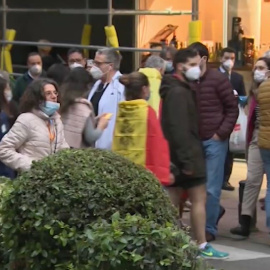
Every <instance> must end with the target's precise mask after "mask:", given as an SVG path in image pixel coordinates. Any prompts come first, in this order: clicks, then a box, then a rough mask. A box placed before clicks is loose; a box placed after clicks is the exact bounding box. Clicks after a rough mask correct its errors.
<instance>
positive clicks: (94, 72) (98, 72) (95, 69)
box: [90, 66, 103, 80]
mask: <svg viewBox="0 0 270 270" xmlns="http://www.w3.org/2000/svg"><path fill="white" fill-rule="evenodd" d="M90 74H91V75H92V77H93V78H94V79H95V80H100V79H101V78H102V76H103V72H102V70H101V69H100V68H99V67H97V66H92V68H91V69H90Z"/></svg>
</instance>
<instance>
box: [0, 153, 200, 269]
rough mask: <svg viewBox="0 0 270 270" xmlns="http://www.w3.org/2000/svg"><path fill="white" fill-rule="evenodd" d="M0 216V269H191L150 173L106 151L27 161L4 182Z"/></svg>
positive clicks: (191, 255)
mask: <svg viewBox="0 0 270 270" xmlns="http://www.w3.org/2000/svg"><path fill="white" fill-rule="evenodd" d="M0 215H1V217H2V220H1V228H0V229H1V235H0V237H1V239H0V240H1V242H2V245H1V250H2V254H1V257H2V264H3V265H2V267H1V269H14V270H30V269H33V270H53V269H56V270H66V269H70V270H71V269H72V270H86V269H87V270H88V269H89V270H90V269H93V270H94V269H95V270H96V269H102V270H114V269H115V270H116V269H117V270H128V269H145V270H148V269H149V270H152V269H157V270H158V269H168V270H169V269H178V268H179V269H199V268H197V267H198V261H197V260H196V256H195V253H196V252H197V250H196V248H195V247H193V246H189V237H188V236H186V235H185V234H184V233H183V232H179V231H178V230H176V229H175V227H174V225H172V224H174V222H175V220H176V216H177V215H176V210H175V209H174V208H173V207H172V205H171V203H170V202H169V199H168V197H167V195H166V194H165V192H164V191H163V190H162V188H161V186H160V185H159V183H158V181H157V180H156V179H155V177H154V176H153V175H152V174H151V173H149V172H147V171H146V170H145V169H144V168H142V167H140V166H137V165H135V164H133V163H132V162H130V161H128V160H126V159H124V158H122V157H120V156H118V155H115V154H113V153H111V152H106V151H101V150H94V149H88V150H65V151H62V152H61V153H58V154H56V155H54V156H50V157H48V158H45V159H44V160H42V161H40V162H36V163H34V164H33V167H32V169H31V170H30V171H29V172H25V173H23V174H22V175H20V176H19V177H18V179H17V180H16V181H14V182H9V184H7V185H6V186H5V187H4V189H3V193H2V196H1V203H0ZM112 216H113V221H112V220H111V218H112ZM117 235H118V236H119V237H120V238H119V237H118V238H117V237H116V236H117ZM144 237H145V240H143V238H144ZM146 239H148V240H146ZM121 241H122V242H123V243H121ZM1 250H0V251H1ZM125 254H126V255H125ZM143 254H146V255H147V256H148V257H147V256H146V258H147V260H142V259H141V257H142V256H144V255H143ZM134 256H135V257H134ZM104 258H105V259H106V260H108V261H107V262H105V261H104ZM173 261H174V262H173ZM4 264H5V265H6V267H7V268H4ZM142 266H143V267H144V268H143V267H142ZM175 266H177V267H176V268H173V267H175ZM114 267H115V268H114ZM138 267H139V268H138ZM170 267H171V268H170ZM183 267H185V268H183Z"/></svg>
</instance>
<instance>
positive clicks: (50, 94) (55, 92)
mask: <svg viewBox="0 0 270 270" xmlns="http://www.w3.org/2000/svg"><path fill="white" fill-rule="evenodd" d="M58 95H59V94H58V92H57V91H53V92H45V96H46V97H51V96H56V97H58Z"/></svg>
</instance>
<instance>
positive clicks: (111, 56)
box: [96, 48, 122, 70]
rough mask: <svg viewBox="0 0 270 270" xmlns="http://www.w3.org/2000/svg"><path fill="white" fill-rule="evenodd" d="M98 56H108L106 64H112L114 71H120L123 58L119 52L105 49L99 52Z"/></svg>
mask: <svg viewBox="0 0 270 270" xmlns="http://www.w3.org/2000/svg"><path fill="white" fill-rule="evenodd" d="M96 54H102V55H105V56H106V62H109V63H112V64H113V68H114V70H119V69H120V64H121V60H122V56H121V54H120V53H119V52H117V51H116V50H114V49H111V48H103V49H99V50H97V52H96Z"/></svg>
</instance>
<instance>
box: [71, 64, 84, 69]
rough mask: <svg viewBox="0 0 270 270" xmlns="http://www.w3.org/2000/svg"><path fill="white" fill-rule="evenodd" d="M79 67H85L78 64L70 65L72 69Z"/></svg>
mask: <svg viewBox="0 0 270 270" xmlns="http://www.w3.org/2000/svg"><path fill="white" fill-rule="evenodd" d="M77 67H83V65H81V64H79V63H76V62H75V63H73V64H70V65H69V68H70V69H74V68H77Z"/></svg>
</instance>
